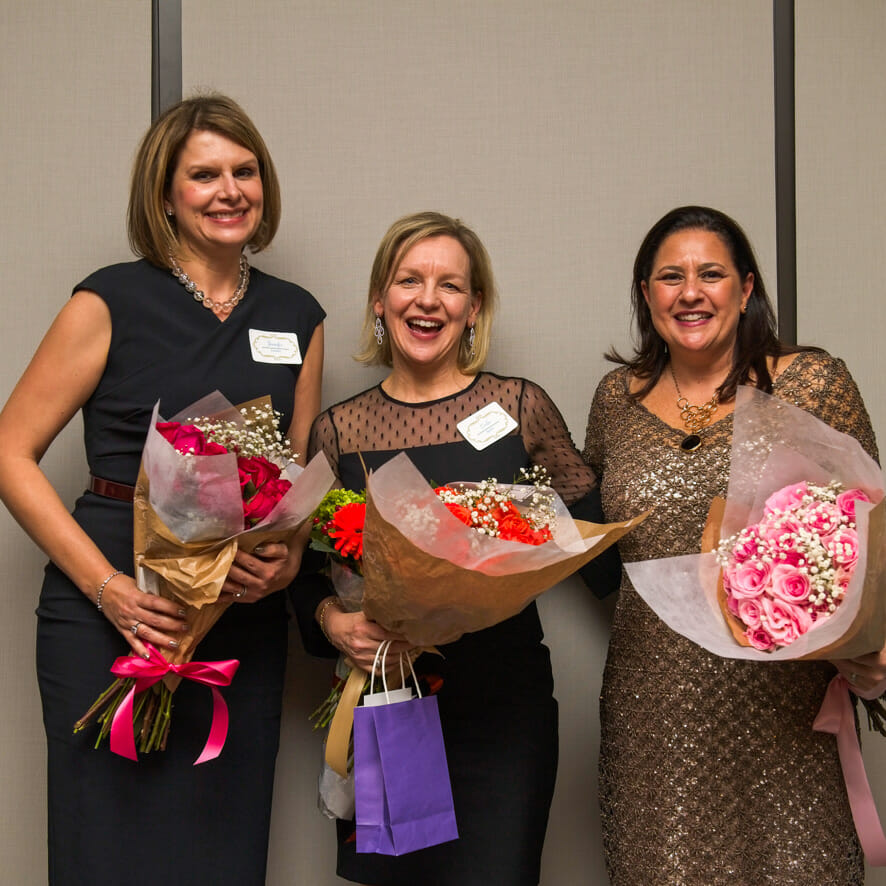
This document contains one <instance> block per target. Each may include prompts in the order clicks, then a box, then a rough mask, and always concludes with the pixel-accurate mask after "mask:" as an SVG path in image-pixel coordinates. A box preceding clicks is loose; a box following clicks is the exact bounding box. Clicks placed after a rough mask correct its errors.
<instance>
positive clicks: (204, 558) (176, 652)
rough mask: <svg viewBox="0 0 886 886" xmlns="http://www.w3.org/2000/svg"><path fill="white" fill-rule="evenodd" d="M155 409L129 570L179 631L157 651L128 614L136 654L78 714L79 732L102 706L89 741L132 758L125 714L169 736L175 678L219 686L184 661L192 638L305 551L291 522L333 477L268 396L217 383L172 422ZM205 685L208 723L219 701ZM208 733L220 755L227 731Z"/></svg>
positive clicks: (232, 665) (153, 733)
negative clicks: (225, 390) (296, 441)
mask: <svg viewBox="0 0 886 886" xmlns="http://www.w3.org/2000/svg"><path fill="white" fill-rule="evenodd" d="M158 410H159V404H158V405H157V406H156V407H155V409H154V416H153V419H152V422H151V426H150V428H149V430H148V436H147V440H146V443H145V448H144V452H143V454H142V464H141V468H140V470H139V477H138V481H137V483H136V489H135V499H134V502H133V513H134V548H135V551H134V559H135V573H136V581H137V584H138V587H139V588H140V589H141V590H142V591H145V592H147V594H146V595H145V600H146V601H147V600H148V599H149V597H148V596H147V595H154V597H155V599H156V600H157V601H160V600H167V601H170V602H171V603H172V605H174V606H175V607H176V612H177V613H181V614H182V615H183V617H184V618H185V620H186V623H187V632H186V633H183V634H182V635H180V638H177V639H176V640H175V641H172V642H169V643H167V644H166V645H165V646H164V647H163V648H162V649H161V650H159V651H158V650H157V648H156V647H154V646H153V645H152V644H151V643H150V642H143V640H148V641H149V640H150V639H151V637H150V636H148V637H144V638H140V637H139V633H140V629H141V625H140V624H139V623H138V622H135V623H133V624H132V625H131V626H130V627H129V630H130V631H131V633H132V635H133V639H132V641H131V642H130V645H131V646H132V647H133V650H134V652H135V653H136V655H137V656H138V657H137V658H135V657H132V658H122V659H118V660H117V662H116V663H115V664H114V667H113V668H112V671H113V672H114V673H115V674H117V675H118V677H119V679H118V680H117V681H115V683H114V684H112V685H111V687H109V689H108V690H107V691H106V692H105V693H103V694H102V696H100V697H99V699H98V700H97V701H96V702H95V704H93V706H92V707H91V708H90V710H89V711H88V712H87V713H86V714H85V715H84V717H83V718H81V720H79V721H78V722H77V724H75V731H77V730H79V729H82V728H83V727H84V726H85V725H86V724H87V723H88V722H90V721H91V720H92V719H93V718H94V717H96V716H99V715H100V716H99V722H100V723H101V729H100V731H99V736H98V740H97V742H96V745H98V743H99V742H100V741H101V740H102V738H104V736H105V735H107V734H110V735H111V750H113V751H115V752H116V753H121V754H123V755H124V756H129V757H131V758H133V759H134V758H135V747H134V745H133V744H132V724H133V722H134V723H135V726H136V730H137V732H138V738H139V746H140V750H142V751H143V752H146V751H150V750H154V749H162V748H163V747H165V743H166V737H167V734H168V730H169V722H170V715H171V707H172V693H173V692H174V690H175V688H176V686H177V685H178V682H179V680H180V679H181V678H182V677H184V678H187V679H198V680H199V682H207V683H209V684H210V685H213V686H216V685H227V684H226V683H224V682H215V683H213V682H212V681H215V680H217V674H215V673H214V672H213V673H212V674H209V675H208V676H207V674H206V673H204V671H205V669H206V668H205V667H204V668H203V670H201V668H200V667H199V666H198V665H197V663H191V658H192V656H193V654H194V651H195V649H196V647H197V644H198V643H199V642H200V640H201V639H202V638H203V637H204V636H205V635H206V634H207V633H208V631H209V630H210V629H211V627H212V626H213V625H214V624H215V623H216V621H217V620H218V619H219V618H220V617H221V615H222V614H223V612H224V611H225V610H226V609H227V608H228V607H229V606H230V605H231V603H233V602H235V601H238V602H255V601H256V600H257V599H260V598H261V597H263V596H265V595H267V594H268V593H270V592H272V591H274V590H277V589H279V588H282V587H284V586H285V585H286V584H287V583H288V581H289V580H291V578H292V577H293V576H294V575H295V572H296V571H297V568H298V564H299V562H300V557H301V545H300V543H299V539H298V537H297V534H298V532H299V529H300V527H301V526H302V524H304V523H305V521H306V520H307V518H308V517H309V516H310V514H311V512H312V511H313V510H314V508H315V507H316V506H317V504H318V502H319V501H320V500H321V499H322V497H323V495H324V493H325V492H326V491H327V490H328V489H329V487H330V485H331V484H332V480H333V475H332V471H331V469H330V468H329V465H328V463H327V462H326V460H325V459H324V458H315V459H314V460H313V461H312V462H311V463H310V464H309V465H308V467H307V468H305V469H302V468H301V467H300V466H299V465H296V464H295V463H294V460H293V456H292V455H291V453H289V452H288V450H287V448H286V446H285V444H284V442H283V440H282V438H281V435H280V433H279V431H278V430H277V426H276V423H277V416H276V415H275V414H274V412H273V409H272V408H271V406H270V402H269V401H268V400H267V398H263V399H261V400H258V401H252V402H251V403H248V404H243V405H242V406H241V407H240V408H239V409H237V408H235V407H233V406H231V404H230V403H228V401H227V400H225V399H224V397H222V396H221V395H220V394H218V393H217V392H216V393H215V394H211V395H209V396H208V397H206V398H204V399H203V400H201V401H199V402H197V403H195V404H193V405H192V406H190V407H188V408H187V409H186V410H184V411H183V412H182V413H181V414H180V417H176V418H174V419H172V420H171V421H168V422H164V421H158V415H157V413H158ZM192 416H196V418H191V417H192ZM156 605H157V604H155V606H156ZM165 608H166V609H169V608H170V606H169V605H168V604H167V605H166V607H165ZM213 664H222V665H224V668H223V670H225V672H226V673H225V675H224V676H225V679H226V680H227V682H230V678H231V676H233V671H235V670H236V665H237V662H236V661H233V662H224V663H205V665H206V666H207V667H209V668H210V670H213V669H212V667H211V666H212V665H213ZM217 670H219V669H218V668H216V669H214V671H217ZM161 681H162V682H161ZM149 686H151V687H153V690H152V692H150V693H148V692H145V690H146V689H147V688H148V687H149ZM213 693H214V696H215V699H216V715H215V716H214V720H213V731H214V732H215V727H216V724H217V723H218V722H219V718H220V717H221V714H222V713H224V715H225V723H226V710H224V711H221V707H222V706H223V702H222V701H221V696H220V695H218V694H217V689H215V688H213ZM136 694H140V697H139V698H138V699H134V698H133V695H136ZM225 731H226V729H225ZM214 744H215V749H216V753H215V755H217V752H218V751H220V750H221V746H222V745H223V744H224V737H223V733H222V734H221V740H220V741H219V740H218V735H216V738H215V741H214ZM204 759H211V757H206V756H205V755H204V756H201V761H202V760H204Z"/></svg>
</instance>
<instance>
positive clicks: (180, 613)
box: [178, 609, 187, 616]
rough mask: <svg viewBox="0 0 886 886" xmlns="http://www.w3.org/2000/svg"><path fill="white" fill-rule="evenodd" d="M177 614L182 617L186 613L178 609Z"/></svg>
mask: <svg viewBox="0 0 886 886" xmlns="http://www.w3.org/2000/svg"><path fill="white" fill-rule="evenodd" d="M178 614H179V615H181V616H184V615H186V614H187V613H186V612H185V610H184V609H179V611H178Z"/></svg>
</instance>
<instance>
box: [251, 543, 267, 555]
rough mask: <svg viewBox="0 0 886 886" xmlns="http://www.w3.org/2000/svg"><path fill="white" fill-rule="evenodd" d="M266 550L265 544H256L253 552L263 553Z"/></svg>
mask: <svg viewBox="0 0 886 886" xmlns="http://www.w3.org/2000/svg"><path fill="white" fill-rule="evenodd" d="M264 552H265V546H264V544H260V545H256V546H255V547H254V548H253V549H252V553H253V554H263V553H264Z"/></svg>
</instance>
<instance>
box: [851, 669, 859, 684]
mask: <svg viewBox="0 0 886 886" xmlns="http://www.w3.org/2000/svg"><path fill="white" fill-rule="evenodd" d="M857 680H858V674H856V673H855V671H853V672H852V673H851V674H850V675H849V682H850V683H852V684H853V686H854V685H855V682H856V681H857Z"/></svg>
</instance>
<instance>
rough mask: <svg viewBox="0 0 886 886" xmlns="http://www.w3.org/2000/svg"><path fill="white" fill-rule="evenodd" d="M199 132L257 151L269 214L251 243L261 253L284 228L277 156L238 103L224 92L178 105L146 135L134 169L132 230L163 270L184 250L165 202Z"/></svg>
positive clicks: (138, 245)
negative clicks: (191, 138)
mask: <svg viewBox="0 0 886 886" xmlns="http://www.w3.org/2000/svg"><path fill="white" fill-rule="evenodd" d="M195 131H200V132H215V133H218V134H219V135H222V136H224V137H225V138H228V139H230V140H231V141H233V142H236V143H237V144H238V145H241V146H242V147H244V148H246V149H247V150H248V151H252V153H253V154H255V157H256V160H258V170H259V174H260V175H261V182H262V192H263V200H264V210H263V212H262V218H261V222H260V223H259V226H258V229H257V230H256V232H255V235H254V236H253V238H252V239H251V240H250V241H249V244H248V245H249V248H250V250H251V251H252V252H260V251H261V250H262V249H264V248H265V247H266V246H268V245H269V244H270V242H271V241H272V240H273V239H274V235H275V234H276V233H277V228H278V226H279V224H280V184H279V182H278V180H277V173H276V170H275V169H274V164H273V162H272V161H271V155H270V153H269V152H268V148H267V146H266V145H265V143H264V140H263V139H262V137H261V135H260V134H259V132H258V130H257V129H256V128H255V124H254V123H253V122H252V121H251V120H250V119H249V117H247V116H246V112H245V111H244V110H243V109H242V108H241V107H240V105H238V104H237V103H236V102H235V101H234V100H233V99H230V98H228V97H227V96H226V95H220V94H218V93H209V94H207V95H199V96H195V97H194V98H189V99H185V100H184V101H181V102H178V104H175V105H173V106H172V107H170V108H168V109H167V110H166V111H164V112H163V113H162V114H161V115H160V116H159V117H158V118H157V119H156V120H155V121H154V122H153V123H152V124H151V127H150V129H148V131H147V132H146V133H145V136H144V138H143V139H142V141H141V144H140V145H139V147H138V151H137V152H136V156H135V162H134V163H133V166H132V181H131V183H130V189H129V209H128V211H127V228H128V230H129V243H130V245H131V247H132V251H133V252H134V253H135V254H136V255H141V256H144V257H145V258H146V259H147V260H148V261H149V262H151V263H152V264H155V265H157V266H158V267H161V268H167V267H169V266H170V265H169V256H170V255H176V254H177V253H178V252H179V251H180V248H181V244H180V242H179V239H178V233H177V231H176V224H175V218H170V217H169V216H167V215H166V213H165V212H164V207H163V201H164V199H165V198H166V197H167V196H168V191H169V184H170V182H171V180H172V175H173V173H174V172H175V167H176V164H177V163H178V158H179V154H180V153H181V150H182V148H183V147H184V144H185V142H186V141H187V139H188V136H189V135H190V134H191V133H192V132H195Z"/></svg>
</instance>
